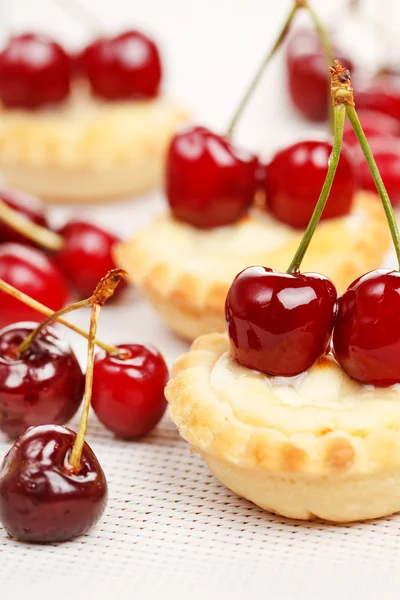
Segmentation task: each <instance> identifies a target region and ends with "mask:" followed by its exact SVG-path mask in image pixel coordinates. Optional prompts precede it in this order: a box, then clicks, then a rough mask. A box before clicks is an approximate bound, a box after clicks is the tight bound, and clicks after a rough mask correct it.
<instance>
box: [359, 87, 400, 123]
mask: <svg viewBox="0 0 400 600" xmlns="http://www.w3.org/2000/svg"><path fill="white" fill-rule="evenodd" d="M359 109H368V110H374V111H376V112H380V113H383V114H385V115H389V116H390V117H393V119H397V121H400V90H396V89H394V88H391V87H386V86H385V87H382V86H376V87H371V88H368V89H365V90H362V91H360V92H358V93H357V111H358V110H359Z"/></svg>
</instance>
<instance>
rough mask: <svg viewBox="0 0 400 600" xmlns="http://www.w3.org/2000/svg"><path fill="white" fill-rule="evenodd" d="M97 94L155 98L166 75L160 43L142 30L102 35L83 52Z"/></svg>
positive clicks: (101, 95)
mask: <svg viewBox="0 0 400 600" xmlns="http://www.w3.org/2000/svg"><path fill="white" fill-rule="evenodd" d="M81 65H82V66H83V68H84V70H85V72H86V76H87V78H88V80H89V83H90V86H91V89H92V92H93V94H95V95H96V96H100V97H101V98H105V99H106V100H126V99H132V98H154V97H155V96H157V94H158V91H159V87H160V83H161V76H162V67H161V60H160V55H159V52H158V49H157V46H156V44H155V43H154V42H153V41H152V40H151V39H150V38H148V37H147V36H146V35H144V34H143V33H140V31H134V30H131V31H126V32H124V33H121V34H120V35H117V36H116V37H112V38H101V39H99V40H96V41H95V42H93V43H92V44H90V45H89V46H88V47H87V48H86V49H85V50H84V51H83V52H82V54H81Z"/></svg>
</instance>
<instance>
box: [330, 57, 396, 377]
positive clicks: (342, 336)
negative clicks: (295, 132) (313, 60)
mask: <svg viewBox="0 0 400 600" xmlns="http://www.w3.org/2000/svg"><path fill="white" fill-rule="evenodd" d="M339 67H340V65H337V69H339ZM349 82H350V76H349V75H348V77H347V83H348V84H347V85H343V87H342V91H341V96H340V98H338V101H341V102H344V106H345V108H346V114H347V117H348V119H349V121H350V123H351V125H352V127H353V129H354V132H355V134H356V136H357V139H358V141H359V143H360V146H361V149H362V151H363V153H364V156H365V158H366V161H367V163H368V166H369V168H370V170H371V175H372V177H373V179H374V182H375V185H376V188H377V191H378V193H379V196H380V198H381V201H382V205H383V208H384V211H385V214H386V218H387V221H388V225H389V229H390V232H391V235H392V239H393V244H394V248H395V251H396V256H397V261H398V264H399V268H400V234H399V229H398V226H397V223H396V218H395V215H394V213H393V208H392V205H391V202H390V198H389V196H388V193H387V191H386V188H385V185H384V183H383V181H382V177H381V175H380V173H379V170H378V167H377V165H376V162H375V159H374V156H373V154H372V151H371V148H370V147H369V144H368V142H367V139H366V137H365V135H364V132H363V129H362V126H361V123H360V121H359V119H358V116H357V112H356V110H355V108H354V100H353V90H352V89H351V86H350V83H349ZM333 350H334V354H335V357H336V359H337V360H338V362H339V364H340V365H341V367H342V369H343V370H344V371H345V372H346V373H347V374H348V375H349V376H350V377H352V378H354V379H356V380H358V381H360V382H361V383H364V384H372V385H377V386H389V385H393V384H396V383H400V273H399V271H398V270H388V269H377V270H375V271H371V272H370V273H367V274H365V275H363V276H362V277H360V278H359V279H357V280H356V281H354V282H353V283H352V284H351V285H350V286H349V288H348V289H347V290H346V292H345V293H344V294H343V295H342V296H341V297H340V298H339V303H338V313H337V318H336V324H335V331H334V335H333Z"/></svg>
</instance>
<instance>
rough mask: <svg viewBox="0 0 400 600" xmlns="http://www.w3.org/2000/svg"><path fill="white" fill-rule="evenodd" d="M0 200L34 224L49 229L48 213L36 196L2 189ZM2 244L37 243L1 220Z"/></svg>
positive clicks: (31, 244) (32, 244)
mask: <svg viewBox="0 0 400 600" xmlns="http://www.w3.org/2000/svg"><path fill="white" fill-rule="evenodd" d="M0 199H1V200H3V202H4V203H5V204H7V205H8V206H10V207H11V208H13V209H14V210H16V211H18V212H19V213H21V215H23V216H24V217H26V218H27V219H29V221H31V222H32V223H36V224H37V225H41V226H42V227H47V228H49V227H50V226H49V223H48V221H47V218H46V212H45V210H44V207H43V205H42V203H41V202H40V200H39V199H38V198H36V197H35V196H30V195H29V194H25V193H24V192H19V191H18V192H17V191H15V190H8V189H5V188H3V189H0ZM0 242H18V243H19V244H28V245H29V246H36V244H35V242H33V241H32V240H30V239H29V238H27V237H25V236H24V235H22V234H21V233H18V231H15V229H13V228H12V227H9V226H8V225H7V224H6V223H5V222H4V221H2V220H1V218H0Z"/></svg>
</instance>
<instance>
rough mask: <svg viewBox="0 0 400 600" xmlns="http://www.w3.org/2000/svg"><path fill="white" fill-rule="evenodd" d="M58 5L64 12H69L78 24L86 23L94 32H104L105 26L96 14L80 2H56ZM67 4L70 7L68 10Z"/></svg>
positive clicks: (68, 0) (73, 0)
mask: <svg viewBox="0 0 400 600" xmlns="http://www.w3.org/2000/svg"><path fill="white" fill-rule="evenodd" d="M56 3H57V4H58V6H59V7H60V8H61V9H62V10H67V13H68V14H69V15H71V16H72V17H73V18H74V19H75V20H76V21H78V23H81V22H82V21H84V22H85V23H86V26H87V27H88V28H89V29H91V30H92V31H93V32H101V31H103V30H104V25H103V23H102V22H101V21H100V19H99V18H98V17H97V16H96V15H95V13H94V12H93V11H91V10H89V9H88V8H87V7H86V6H84V5H83V4H81V3H80V2H79V1H78V0H66V1H65V0H56ZM65 4H67V5H68V8H67V9H66V6H65Z"/></svg>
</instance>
